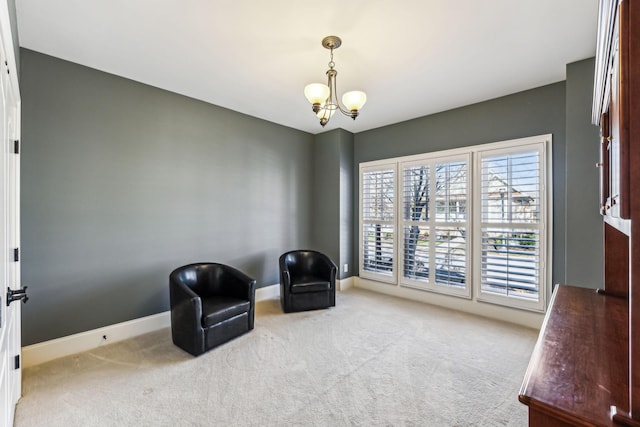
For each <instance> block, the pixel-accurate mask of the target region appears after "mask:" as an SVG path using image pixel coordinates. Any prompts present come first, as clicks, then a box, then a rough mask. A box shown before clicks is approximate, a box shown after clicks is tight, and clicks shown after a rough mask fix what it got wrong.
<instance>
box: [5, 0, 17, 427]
mask: <svg viewBox="0 0 640 427" xmlns="http://www.w3.org/2000/svg"><path fill="white" fill-rule="evenodd" d="M15 58H16V56H15V52H14V46H13V35H12V33H11V22H10V18H9V8H8V4H7V2H0V72H1V73H2V78H1V79H0V82H1V83H0V84H2V92H3V95H4V100H0V102H3V105H2V106H0V107H1V108H3V110H4V111H3V114H1V115H0V118H2V119H3V121H4V122H3V123H2V125H1V126H0V127H1V128H2V129H3V132H2V143H0V149H2V150H3V153H2V156H0V159H2V162H1V163H0V168H1V169H0V174H2V177H1V178H0V182H1V183H2V185H3V189H2V190H1V191H0V194H1V195H2V196H3V197H2V200H0V209H2V211H1V212H0V219H1V221H0V245H1V248H0V254H1V255H2V256H3V259H0V262H1V263H2V264H3V265H2V267H1V268H0V271H2V272H3V273H4V274H2V275H0V304H1V305H2V306H1V307H0V310H1V311H2V316H0V320H1V321H2V324H0V353H1V354H2V358H1V359H2V360H0V408H1V411H0V425H13V420H14V414H15V406H16V404H17V402H18V399H20V396H21V394H22V368H21V365H22V364H21V361H20V357H21V354H20V353H21V303H20V301H15V302H13V303H12V304H10V305H8V306H7V297H8V295H7V290H8V288H11V289H13V290H18V289H20V288H21V274H20V155H19V150H17V148H18V147H19V141H20V127H21V126H20V124H21V122H20V117H21V100H20V90H19V84H18V72H17V66H16V60H15ZM14 250H16V251H17V252H14ZM2 328H4V330H2Z"/></svg>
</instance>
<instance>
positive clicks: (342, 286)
mask: <svg viewBox="0 0 640 427" xmlns="http://www.w3.org/2000/svg"><path fill="white" fill-rule="evenodd" d="M336 282H338V283H337V285H336V289H337V290H338V291H346V290H347V289H349V288H351V287H353V286H355V284H354V276H351V277H347V278H346V279H342V280H336Z"/></svg>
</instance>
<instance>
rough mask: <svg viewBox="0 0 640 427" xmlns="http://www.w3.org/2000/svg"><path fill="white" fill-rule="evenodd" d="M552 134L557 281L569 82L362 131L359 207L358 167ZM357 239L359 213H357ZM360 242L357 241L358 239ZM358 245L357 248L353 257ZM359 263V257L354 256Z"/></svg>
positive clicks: (357, 157)
mask: <svg viewBox="0 0 640 427" xmlns="http://www.w3.org/2000/svg"><path fill="white" fill-rule="evenodd" d="M548 133H551V134H553V174H554V180H553V185H554V187H553V191H554V196H553V208H554V211H553V221H554V233H553V280H554V283H556V282H557V281H562V282H563V281H564V280H563V279H564V274H565V273H564V271H565V262H564V258H565V235H564V233H565V230H564V224H565V208H566V203H565V195H566V192H565V139H566V137H565V83H564V82H561V83H555V84H552V85H548V86H543V87H540V88H537V89H532V90H528V91H525V92H520V93H516V94H513V95H509V96H505V97H502V98H497V99H493V100H490V101H486V102H482V103H478V104H473V105H469V106H466V107H462V108H457V109H455V110H450V111H446V112H443V113H439V114H434V115H431V116H426V117H421V118H418V119H414V120H409V121H406V122H402V123H398V124H395V125H391V126H385V127H383V128H379V129H374V130H370V131H367V132H362V133H358V134H356V135H355V145H354V170H355V171H356V175H355V176H354V178H355V179H354V187H353V188H354V194H355V198H354V204H355V206H358V200H357V194H358V185H359V183H358V182H359V175H358V172H357V171H358V164H359V163H361V162H366V161H371V160H379V159H385V158H392V157H399V156H407V155H411V154H419V153H428V152H432V151H439V150H446V149H450V148H459V147H467V146H471V145H476V144H484V143H489V142H497V141H505V140H509V139H515V138H523V137H528V136H535V135H542V134H548ZM353 221H354V224H356V226H355V227H354V231H353V232H354V239H357V233H358V226H357V224H358V210H357V209H356V210H355V211H354V215H353ZM355 241H356V242H357V240H355ZM357 250H358V245H357V244H355V245H354V256H355V255H356V251H357ZM355 259H357V258H355Z"/></svg>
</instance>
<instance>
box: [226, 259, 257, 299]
mask: <svg viewBox="0 0 640 427" xmlns="http://www.w3.org/2000/svg"><path fill="white" fill-rule="evenodd" d="M222 268H223V271H224V274H223V276H222V280H224V282H225V283H226V284H229V285H230V286H225V287H224V293H225V294H226V295H228V296H233V297H236V298H241V299H245V300H247V301H251V304H252V305H253V303H254V300H255V294H256V280H255V279H253V278H252V277H249V276H247V275H246V274H244V273H243V272H242V271H240V270H236V269H235V268H233V267H229V266H226V265H225V266H223V267H222Z"/></svg>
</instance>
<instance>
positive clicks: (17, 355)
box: [13, 354, 20, 369]
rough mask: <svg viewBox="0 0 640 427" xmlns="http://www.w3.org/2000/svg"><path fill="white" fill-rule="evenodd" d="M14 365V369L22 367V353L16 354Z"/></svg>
mask: <svg viewBox="0 0 640 427" xmlns="http://www.w3.org/2000/svg"><path fill="white" fill-rule="evenodd" d="M13 367H14V369H20V355H19V354H16V357H14V358H13Z"/></svg>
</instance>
